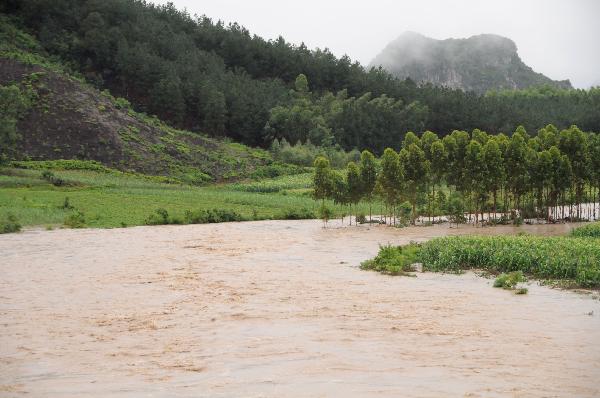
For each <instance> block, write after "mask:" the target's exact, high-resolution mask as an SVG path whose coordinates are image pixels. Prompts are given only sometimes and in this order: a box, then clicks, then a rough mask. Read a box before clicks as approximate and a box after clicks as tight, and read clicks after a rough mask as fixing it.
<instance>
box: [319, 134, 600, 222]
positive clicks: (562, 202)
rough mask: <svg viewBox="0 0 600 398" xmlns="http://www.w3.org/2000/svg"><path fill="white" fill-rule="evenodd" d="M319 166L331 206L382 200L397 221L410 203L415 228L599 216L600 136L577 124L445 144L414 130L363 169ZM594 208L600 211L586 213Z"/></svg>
mask: <svg viewBox="0 0 600 398" xmlns="http://www.w3.org/2000/svg"><path fill="white" fill-rule="evenodd" d="M314 166H315V175H314V196H315V198H316V199H318V200H322V201H323V205H324V201H325V199H330V200H333V201H334V202H335V203H338V204H345V205H350V206H352V205H356V204H358V203H359V202H360V201H367V202H368V203H372V202H373V200H374V198H378V199H379V200H380V201H381V202H382V203H383V204H385V205H386V209H387V211H386V215H389V216H390V217H395V215H396V214H397V208H398V206H399V205H400V204H401V203H403V202H404V201H407V202H409V203H410V206H411V210H412V211H411V222H412V223H413V224H414V223H415V222H416V220H417V217H418V216H419V215H422V216H429V217H430V220H431V216H432V215H433V216H435V215H439V214H442V213H443V212H447V213H446V214H448V213H450V214H452V215H454V216H455V218H456V217H458V218H460V217H462V214H463V213H464V212H468V214H469V215H471V214H474V221H475V223H477V222H479V221H482V222H483V221H484V219H485V218H487V220H488V221H489V222H492V223H494V222H507V221H508V220H509V219H512V220H513V221H515V220H516V221H519V220H520V221H522V220H523V219H524V218H542V219H545V220H547V221H548V222H552V221H555V220H558V219H565V220H571V221H573V220H581V219H584V218H585V219H591V218H598V214H597V207H596V205H595V204H596V203H597V202H598V196H599V193H600V134H595V133H585V132H583V131H581V130H580V129H579V128H578V127H577V126H571V127H570V128H568V129H564V130H562V131H559V130H558V129H557V128H556V127H555V126H553V125H547V126H546V127H544V128H542V129H540V130H539V131H538V132H537V134H536V135H535V136H530V135H529V134H527V132H526V130H525V129H524V128H523V127H522V126H519V127H518V128H517V129H516V131H515V132H514V133H513V134H512V136H510V137H508V136H506V135H504V134H498V135H490V134H487V133H486V132H484V131H481V130H478V129H475V130H473V131H472V132H471V133H468V132H466V131H459V130H455V131H453V132H452V133H451V134H449V135H447V136H445V137H443V138H440V137H438V135H436V134H435V133H433V132H430V131H427V132H425V133H424V134H423V135H422V136H421V137H418V136H417V135H415V134H413V133H411V132H409V133H407V134H406V136H405V138H404V140H403V142H402V145H401V149H400V151H399V152H396V151H395V150H393V149H391V148H387V149H385V151H384V152H383V155H382V156H381V158H379V159H376V158H375V156H374V155H373V154H372V153H370V152H369V151H366V150H365V151H363V152H362V154H361V158H360V161H359V162H358V164H356V163H354V162H350V163H348V165H347V167H346V168H345V170H341V171H340V170H335V169H332V168H331V166H330V164H329V161H328V160H327V159H326V158H325V157H318V158H317V159H316V160H315V162H314ZM448 194H449V195H450V199H449V200H447V198H448ZM586 202H591V203H593V204H594V205H593V206H591V207H590V206H588V207H583V206H582V205H583V204H584V203H586ZM419 205H421V206H420V211H419V209H418V207H419ZM499 213H500V217H498V215H499ZM485 215H487V217H485Z"/></svg>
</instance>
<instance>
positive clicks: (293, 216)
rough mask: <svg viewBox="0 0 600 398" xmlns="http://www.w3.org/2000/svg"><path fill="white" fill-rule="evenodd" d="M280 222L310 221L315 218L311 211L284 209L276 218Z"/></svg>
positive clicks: (305, 209)
mask: <svg viewBox="0 0 600 398" xmlns="http://www.w3.org/2000/svg"><path fill="white" fill-rule="evenodd" d="M276 218H277V219H281V220H312V219H314V218H317V217H316V216H315V213H314V212H313V211H312V210H309V209H307V208H301V209H286V210H284V211H283V213H281V214H280V215H279V216H277V217H276Z"/></svg>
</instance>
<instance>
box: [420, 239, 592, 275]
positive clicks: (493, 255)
mask: <svg viewBox="0 0 600 398" xmlns="http://www.w3.org/2000/svg"><path fill="white" fill-rule="evenodd" d="M419 259H420V261H421V262H422V263H423V269H424V270H428V271H458V270H463V269H483V270H487V271H489V272H492V273H509V272H514V271H520V272H522V273H523V274H524V275H531V276H533V277H536V278H539V279H549V280H561V281H572V282H573V284H574V285H576V286H581V287H598V286H600V245H599V244H598V242H597V241H596V240H595V239H588V238H576V237H540V236H455V237H445V238H437V239H433V240H430V241H428V242H426V243H424V244H422V246H421V253H420V255H419Z"/></svg>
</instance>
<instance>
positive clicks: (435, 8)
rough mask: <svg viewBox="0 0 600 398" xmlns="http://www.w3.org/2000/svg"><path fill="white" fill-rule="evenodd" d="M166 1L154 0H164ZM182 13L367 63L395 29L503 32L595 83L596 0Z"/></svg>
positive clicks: (312, 2) (333, 0) (255, 6)
mask: <svg viewBox="0 0 600 398" xmlns="http://www.w3.org/2000/svg"><path fill="white" fill-rule="evenodd" d="M167 1H168V0H155V2H156V3H160V4H165V3H167ZM173 2H174V4H175V5H176V6H177V7H178V8H183V7H186V8H187V9H188V11H189V12H190V14H192V15H193V14H198V15H202V14H206V15H207V16H209V17H211V18H213V19H215V20H219V19H220V20H223V21H224V22H225V23H229V22H238V23H239V24H241V25H243V26H245V27H246V28H248V29H249V30H250V31H251V32H252V33H254V34H257V35H259V36H262V37H264V38H267V39H276V38H277V37H278V36H279V35H282V36H283V37H284V38H285V39H286V40H288V41H290V42H292V43H297V44H300V43H302V42H304V43H305V44H306V45H307V46H308V47H309V48H315V47H319V48H325V47H327V48H329V49H330V50H331V51H332V52H333V53H334V54H336V55H337V56H342V55H344V54H348V55H349V56H350V57H351V58H352V59H353V60H357V61H359V62H361V63H362V64H363V65H368V64H369V62H370V61H371V60H372V59H373V58H374V57H375V56H376V55H377V53H378V52H379V51H381V49H382V48H384V47H385V46H386V45H387V44H388V43H389V42H390V41H392V40H394V39H395V38H397V37H398V36H399V35H400V34H401V33H402V32H405V31H415V32H420V33H421V34H423V35H425V36H427V37H431V38H435V39H447V38H464V37H470V36H474V35H479V34H482V33H492V34H497V35H500V36H504V37H508V38H510V39H511V40H513V41H514V42H515V43H516V45H517V46H518V49H519V55H520V57H521V59H522V60H523V62H524V63H525V64H527V65H529V66H530V67H532V68H533V70H535V71H536V72H540V73H543V74H544V75H546V76H548V77H549V78H551V79H553V80H566V79H569V80H570V81H571V83H572V84H573V86H575V87H577V88H587V87H590V86H591V85H594V84H598V83H600V50H599V48H600V46H599V44H598V38H600V24H598V23H597V16H598V15H600V1H597V0H571V1H566V0H528V1H518V0H506V1H477V0H459V1H452V2H450V1H444V0H422V1H418V2H416V1H392V0H374V1H369V2H365V1H356V0H352V1H343V0H328V1H317V0H306V1H303V2H302V4H301V5H293V6H292V5H288V4H287V3H285V2H280V1H276V0H256V1H252V2H248V1H241V0H204V1H202V2H198V1H194V0H174V1H173Z"/></svg>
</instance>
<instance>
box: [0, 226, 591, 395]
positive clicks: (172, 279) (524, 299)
mask: <svg viewBox="0 0 600 398" xmlns="http://www.w3.org/2000/svg"><path fill="white" fill-rule="evenodd" d="M569 228H570V227H569V226H566V225H540V226H523V227H520V228H514V227H494V228H477V229H474V228H472V227H462V226H461V228H459V229H449V228H448V226H447V225H444V226H434V227H413V228H405V229H395V228H389V227H384V226H377V227H352V228H339V224H337V223H335V222H334V223H332V224H331V228H329V229H325V230H324V229H322V228H321V223H320V222H319V221H262V222H248V223H228V224H215V225H191V226H163V227H136V228H127V229H113V230H100V229H98V230H93V229H89V230H56V231H26V232H24V233H20V234H10V235H3V236H0V259H1V260H0V261H1V263H0V396H1V397H13V396H15V397H142V396H143V397H598V396H600V301H599V300H597V299H595V298H594V297H593V295H589V294H587V295H586V294H581V293H577V292H572V291H562V290H557V289H550V288H548V287H541V286H538V285H537V284H535V283H532V284H531V285H530V286H529V294H527V295H523V296H517V295H514V294H512V293H511V292H508V291H504V290H501V289H494V288H492V286H491V280H490V279H485V278H482V277H478V276H476V275H474V274H473V273H466V274H464V275H460V276H457V275H445V274H434V273H418V274H417V277H416V278H410V277H390V276H385V275H381V274H378V273H375V272H367V271H361V270H359V269H358V265H359V264H360V262H361V261H363V260H365V259H367V258H370V257H372V256H374V255H375V254H376V253H377V250H378V245H379V244H385V243H388V242H389V243H393V244H401V243H408V242H409V241H411V240H414V241H422V240H426V239H429V238H431V237H435V236H442V235H448V234H464V233H473V232H476V233H483V234H499V233H516V232H519V231H528V232H531V233H542V234H562V233H565V232H567V230H568V229H569Z"/></svg>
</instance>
